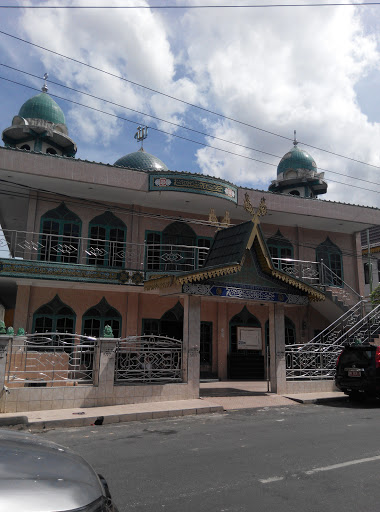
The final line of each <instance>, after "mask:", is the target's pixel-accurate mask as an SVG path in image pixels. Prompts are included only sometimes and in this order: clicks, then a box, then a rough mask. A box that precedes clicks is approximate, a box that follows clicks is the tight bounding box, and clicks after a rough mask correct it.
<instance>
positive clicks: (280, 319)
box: [271, 303, 286, 394]
mask: <svg viewBox="0 0 380 512" xmlns="http://www.w3.org/2000/svg"><path fill="white" fill-rule="evenodd" d="M284 310H285V308H284V305H283V304H278V303H274V305H273V312H274V315H273V317H274V318H273V323H274V329H273V331H274V338H275V339H274V341H275V352H274V356H275V357H274V359H275V360H274V365H275V368H274V370H275V371H274V374H273V376H272V378H271V380H272V381H273V380H274V381H275V389H273V388H272V389H273V391H274V392H275V393H278V394H281V393H285V392H286V362H285V316H284Z"/></svg>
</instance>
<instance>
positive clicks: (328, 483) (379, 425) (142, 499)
mask: <svg viewBox="0 0 380 512" xmlns="http://www.w3.org/2000/svg"><path fill="white" fill-rule="evenodd" d="M379 433H380V405H379V404H378V403H377V402H369V403H365V404H359V405H352V404H350V403H349V402H348V401H347V402H339V403H335V404H331V403H330V404H328V405H300V406H296V407H294V406H292V407H278V408H277V407H271V408H262V409H249V410H239V411H229V412H228V413H224V414H214V415H211V414H210V415H208V414H206V415H202V416H189V417H181V418H172V419H162V420H159V419H157V420H147V421H142V422H133V423H124V424H114V425H102V426H91V427H81V428H69V429H67V428H66V429H56V430H50V431H47V432H40V433H37V434H36V435H41V436H44V437H45V438H47V439H49V440H51V441H55V442H58V443H60V444H62V445H64V446H68V447H70V448H72V449H74V450H75V451H77V452H78V453H80V454H81V455H83V456H84V457H85V458H86V459H87V460H88V461H89V462H90V463H91V464H92V465H93V466H94V468H95V469H96V470H97V471H98V472H100V473H102V474H103V475H104V476H105V477H106V479H107V480H108V483H109V486H110V489H111V492H112V494H113V496H114V499H115V502H116V503H117V505H118V506H119V509H120V512H124V511H136V512H140V511H145V512H150V511H155V512H157V511H164V512H178V510H181V511H185V512H188V511H189V512H190V511H197V512H203V511H205V512H206V511H208V512H209V511H212V512H213V511H215V512H216V511H218V512H238V511H254V510H260V511H266V512H267V511H269V512H271V511H276V512H277V511H281V512H288V511H289V512H290V511H292V512H293V511H295V510H304V509H307V510H308V512H320V511H327V512H328V511H334V512H340V511H345V512H346V511H352V510H367V511H375V510H378V509H379V503H380V485H379V484H380V443H379Z"/></svg>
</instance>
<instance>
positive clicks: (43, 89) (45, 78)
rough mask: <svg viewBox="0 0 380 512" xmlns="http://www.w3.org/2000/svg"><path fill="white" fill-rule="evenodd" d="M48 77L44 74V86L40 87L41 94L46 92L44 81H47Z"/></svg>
mask: <svg viewBox="0 0 380 512" xmlns="http://www.w3.org/2000/svg"><path fill="white" fill-rule="evenodd" d="M48 77H49V75H48V74H47V73H45V74H44V80H45V83H44V85H43V86H42V87H41V91H42V92H48V88H47V85H46V80H47V79H48Z"/></svg>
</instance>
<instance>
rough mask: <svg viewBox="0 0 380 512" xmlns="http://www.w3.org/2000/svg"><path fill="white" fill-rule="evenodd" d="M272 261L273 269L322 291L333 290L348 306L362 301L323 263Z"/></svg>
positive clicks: (279, 259)
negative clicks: (275, 268)
mask: <svg viewBox="0 0 380 512" xmlns="http://www.w3.org/2000/svg"><path fill="white" fill-rule="evenodd" d="M272 261H273V264H274V265H275V267H277V268H278V269H279V270H282V271H283V272H286V273H287V274H289V275H291V276H292V277H295V278H296V279H299V280H301V281H304V282H305V283H307V284H310V285H311V286H316V287H318V288H321V289H323V290H326V289H330V290H331V289H332V290H334V292H333V294H335V295H336V296H337V297H338V298H339V299H340V300H342V301H343V302H344V303H346V304H348V305H350V306H353V305H354V304H356V303H357V302H358V301H360V300H361V299H362V297H361V296H360V294H359V293H358V292H357V291H356V290H354V289H353V288H352V287H351V286H350V285H349V284H347V283H346V282H345V281H344V280H343V279H342V277H341V276H339V275H338V274H336V273H335V272H334V271H333V270H331V268H329V267H328V266H327V265H326V264H325V263H323V261H303V260H293V259H291V258H272Z"/></svg>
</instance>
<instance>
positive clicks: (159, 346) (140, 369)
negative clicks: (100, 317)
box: [115, 335, 183, 384]
mask: <svg viewBox="0 0 380 512" xmlns="http://www.w3.org/2000/svg"><path fill="white" fill-rule="evenodd" d="M182 350H183V344H182V341H179V340H176V339H173V338H168V337H166V336H153V335H152V336H132V337H129V338H125V339H121V340H118V342H117V345H116V354H115V382H116V383H125V384H128V383H146V384H147V383H155V382H157V383H163V382H182V381H183V376H182V374H183V353H182Z"/></svg>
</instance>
